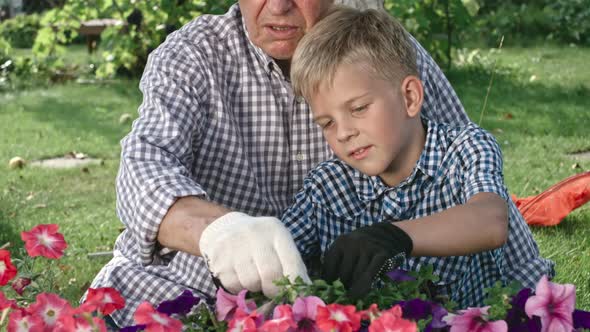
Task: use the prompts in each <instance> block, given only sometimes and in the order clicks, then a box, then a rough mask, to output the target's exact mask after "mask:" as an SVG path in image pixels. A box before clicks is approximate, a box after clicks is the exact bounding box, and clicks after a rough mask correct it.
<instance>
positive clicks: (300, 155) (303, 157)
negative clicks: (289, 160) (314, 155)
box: [295, 152, 305, 161]
mask: <svg viewBox="0 0 590 332" xmlns="http://www.w3.org/2000/svg"><path fill="white" fill-rule="evenodd" d="M295 160H297V161H304V160H305V155H304V154H303V153H301V152H298V153H297V154H296V155H295Z"/></svg>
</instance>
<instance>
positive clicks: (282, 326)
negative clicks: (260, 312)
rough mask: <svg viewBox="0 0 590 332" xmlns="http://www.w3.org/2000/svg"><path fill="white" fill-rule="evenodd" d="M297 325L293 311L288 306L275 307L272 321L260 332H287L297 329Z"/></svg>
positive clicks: (267, 322)
mask: <svg viewBox="0 0 590 332" xmlns="http://www.w3.org/2000/svg"><path fill="white" fill-rule="evenodd" d="M296 327H297V323H296V322H295V320H294V319H293V309H291V306H290V305H288V304H282V305H279V306H277V307H275V310H274V313H273V316H272V319H270V320H267V321H266V322H264V324H262V326H261V327H260V329H259V331H261V332H285V331H291V330H290V329H295V328H296Z"/></svg>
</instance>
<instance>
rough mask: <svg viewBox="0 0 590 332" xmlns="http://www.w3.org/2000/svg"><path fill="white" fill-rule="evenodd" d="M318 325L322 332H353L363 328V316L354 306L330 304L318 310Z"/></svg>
mask: <svg viewBox="0 0 590 332" xmlns="http://www.w3.org/2000/svg"><path fill="white" fill-rule="evenodd" d="M316 324H317V325H318V327H319V328H320V330H322V331H333V330H336V331H339V332H352V331H356V330H358V329H359V328H360V327H361V314H360V313H359V312H357V311H356V308H355V306H353V305H341V304H328V305H327V306H325V307H318V308H317V316H316Z"/></svg>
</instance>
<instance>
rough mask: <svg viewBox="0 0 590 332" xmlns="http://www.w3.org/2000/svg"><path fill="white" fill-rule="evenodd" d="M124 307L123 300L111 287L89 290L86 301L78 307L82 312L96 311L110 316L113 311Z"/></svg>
mask: <svg viewBox="0 0 590 332" xmlns="http://www.w3.org/2000/svg"><path fill="white" fill-rule="evenodd" d="M123 307H125V299H124V298H123V297H122V296H121V294H119V292H118V291H117V290H116V289H114V288H111V287H101V288H89V289H88V294H87V295H86V301H84V304H83V305H82V306H81V307H80V309H83V310H82V311H86V312H91V311H94V310H98V311H99V312H100V313H101V314H103V315H105V316H106V315H110V314H112V313H113V312H114V311H115V310H118V309H121V308H123Z"/></svg>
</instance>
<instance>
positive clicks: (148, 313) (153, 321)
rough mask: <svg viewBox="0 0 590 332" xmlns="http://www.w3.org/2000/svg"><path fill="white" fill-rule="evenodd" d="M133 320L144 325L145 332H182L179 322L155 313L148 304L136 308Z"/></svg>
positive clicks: (144, 303)
mask: <svg viewBox="0 0 590 332" xmlns="http://www.w3.org/2000/svg"><path fill="white" fill-rule="evenodd" d="M133 319H134V320H135V322H136V323H138V324H143V325H145V330H146V331H147V332H180V331H182V322H181V321H179V320H177V319H174V318H172V317H170V316H168V315H166V314H163V313H161V312H157V311H156V309H154V307H153V306H152V305H151V304H150V303H149V302H143V303H141V304H140V305H139V306H138V307H137V310H136V311H135V314H134V315H133Z"/></svg>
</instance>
